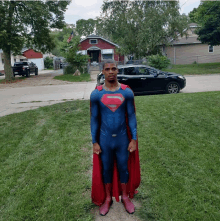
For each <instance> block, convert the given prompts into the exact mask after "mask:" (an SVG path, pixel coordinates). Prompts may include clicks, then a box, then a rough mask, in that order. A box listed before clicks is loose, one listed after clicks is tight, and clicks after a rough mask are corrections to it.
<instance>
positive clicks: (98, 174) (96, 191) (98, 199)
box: [91, 84, 141, 206]
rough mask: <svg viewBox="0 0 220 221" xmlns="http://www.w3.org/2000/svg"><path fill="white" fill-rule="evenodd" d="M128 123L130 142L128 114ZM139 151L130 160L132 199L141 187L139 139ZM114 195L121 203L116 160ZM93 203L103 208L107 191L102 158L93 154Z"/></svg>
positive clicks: (130, 193)
mask: <svg viewBox="0 0 220 221" xmlns="http://www.w3.org/2000/svg"><path fill="white" fill-rule="evenodd" d="M127 87H128V86H127V85H124V84H121V88H122V89H123V90H125V89H126V88H127ZM96 88H97V89H98V90H99V91H101V90H102V86H98V87H96ZM126 123H127V131H128V137H129V141H130V140H131V133H130V129H129V126H128V118H127V113H126ZM136 143H137V149H136V151H134V152H133V153H130V154H129V159H128V171H129V180H128V194H129V197H130V198H133V197H134V194H135V193H137V190H136V189H137V188H138V186H139V185H140V181H141V174H140V162H139V152H138V139H137V142H136ZM112 184H113V186H112V195H113V196H114V197H115V199H116V201H117V202H118V201H119V196H120V195H121V183H120V180H119V174H118V170H117V165H116V160H114V169H113V181H112ZM91 197H92V202H93V203H95V204H96V205H98V206H101V205H102V204H103V203H104V201H105V189H104V183H103V180H102V161H101V157H100V156H99V155H97V154H93V172H92V193H91Z"/></svg>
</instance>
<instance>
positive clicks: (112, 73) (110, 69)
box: [102, 63, 118, 83]
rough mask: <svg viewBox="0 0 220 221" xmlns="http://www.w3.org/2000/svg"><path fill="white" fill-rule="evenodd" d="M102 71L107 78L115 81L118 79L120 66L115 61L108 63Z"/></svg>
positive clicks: (111, 81) (112, 81) (109, 80)
mask: <svg viewBox="0 0 220 221" xmlns="http://www.w3.org/2000/svg"><path fill="white" fill-rule="evenodd" d="M102 73H103V74H104V75H105V80H106V81H108V82H110V83H114V82H115V81H117V74H118V68H117V67H116V65H115V64H114V63H107V64H105V66H104V67H103V70H102Z"/></svg>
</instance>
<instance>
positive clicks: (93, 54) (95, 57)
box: [90, 50, 99, 63]
mask: <svg viewBox="0 0 220 221" xmlns="http://www.w3.org/2000/svg"><path fill="white" fill-rule="evenodd" d="M90 57H91V62H93V61H96V62H97V63H98V62H99V51H98V50H97V51H91V53H90Z"/></svg>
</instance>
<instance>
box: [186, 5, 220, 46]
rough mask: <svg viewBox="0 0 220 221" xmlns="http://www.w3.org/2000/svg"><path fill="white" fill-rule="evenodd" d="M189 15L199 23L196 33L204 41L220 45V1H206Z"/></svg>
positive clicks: (193, 20)
mask: <svg viewBox="0 0 220 221" xmlns="http://www.w3.org/2000/svg"><path fill="white" fill-rule="evenodd" d="M189 17H190V19H191V21H192V22H196V23H197V24H198V26H199V27H198V28H197V30H196V33H197V34H198V39H199V40H200V41H201V42H202V43H206V44H209V45H213V46H214V45H220V2H218V1H214V2H213V1H205V2H203V3H202V4H201V5H199V7H198V8H196V9H194V10H193V11H191V12H190V13H189Z"/></svg>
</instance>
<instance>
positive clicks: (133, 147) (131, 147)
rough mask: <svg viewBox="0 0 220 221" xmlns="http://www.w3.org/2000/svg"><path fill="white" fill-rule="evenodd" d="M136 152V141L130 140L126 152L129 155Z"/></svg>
mask: <svg viewBox="0 0 220 221" xmlns="http://www.w3.org/2000/svg"><path fill="white" fill-rule="evenodd" d="M135 150H136V140H131V142H130V143H129V145H128V151H129V152H130V153H131V152H133V151H135Z"/></svg>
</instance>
